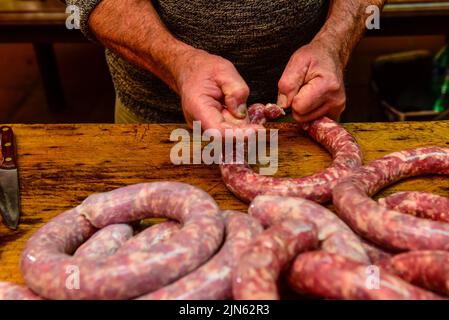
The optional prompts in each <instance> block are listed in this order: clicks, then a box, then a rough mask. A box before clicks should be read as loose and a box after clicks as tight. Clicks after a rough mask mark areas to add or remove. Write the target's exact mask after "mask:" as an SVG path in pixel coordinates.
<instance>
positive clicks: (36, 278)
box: [20, 182, 224, 299]
mask: <svg viewBox="0 0 449 320" xmlns="http://www.w3.org/2000/svg"><path fill="white" fill-rule="evenodd" d="M148 217H155V218H161V217H164V218H169V219H173V220H176V221H179V222H182V223H183V227H182V229H181V230H179V232H178V233H177V234H176V235H174V236H173V237H172V238H171V239H170V241H167V242H162V243H158V244H156V245H154V246H153V247H152V250H151V252H144V251H137V252H126V253H122V254H119V253H116V254H115V255H113V256H110V257H105V258H102V259H97V260H90V259H83V258H82V257H81V258H77V257H72V256H70V254H71V253H73V252H74V251H75V250H76V248H78V247H79V246H80V245H81V244H82V243H83V242H84V241H85V240H86V239H88V238H89V237H90V236H91V235H92V234H93V233H94V232H95V231H96V229H97V228H103V227H106V226H107V225H110V224H117V223H129V222H132V221H136V220H140V219H143V218H148ZM223 229H224V225H223V221H222V218H221V216H220V215H219V209H218V206H217V204H216V203H215V201H214V200H213V199H212V198H211V197H210V196H209V195H208V194H207V193H206V192H204V191H202V190H200V189H197V188H195V187H193V186H190V185H186V184H183V183H176V182H155V183H146V184H138V185H133V186H129V187H125V188H121V189H117V190H114V191H111V192H107V193H102V194H96V195H92V196H90V197H88V198H87V199H86V200H85V201H84V202H83V203H82V204H81V205H80V206H78V207H77V208H75V209H72V210H69V211H67V212H65V213H63V214H62V215H60V216H58V217H56V218H54V219H53V220H51V221H50V222H49V223H48V224H46V225H45V226H43V227H42V228H41V229H39V230H38V231H37V232H36V233H35V234H34V235H33V236H32V237H31V238H30V239H29V241H28V243H27V245H26V248H25V250H24V252H23V253H22V257H21V261H20V267H21V271H22V275H23V277H24V279H25V282H26V283H27V285H28V287H29V288H30V289H32V290H33V291H34V292H36V293H38V294H39V295H40V296H42V297H45V298H50V299H128V298H133V297H137V296H140V295H142V294H145V293H147V292H150V291H154V290H157V289H159V288H160V287H162V286H164V285H167V284H168V283H170V282H173V281H175V280H177V279H178V278H180V277H182V276H183V275H185V274H187V273H189V272H191V271H193V270H194V269H196V268H197V267H198V266H200V265H201V264H202V263H204V262H205V261H207V260H208V259H209V258H210V256H211V255H213V254H214V252H215V251H216V250H217V248H218V247H219V245H220V244H221V242H222V238H223V231H224V230H223ZM143 279H145V280H144V281H143Z"/></svg>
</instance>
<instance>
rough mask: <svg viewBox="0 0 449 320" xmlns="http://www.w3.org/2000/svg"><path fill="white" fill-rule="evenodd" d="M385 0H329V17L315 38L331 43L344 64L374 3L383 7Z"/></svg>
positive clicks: (360, 35) (358, 38)
mask: <svg viewBox="0 0 449 320" xmlns="http://www.w3.org/2000/svg"><path fill="white" fill-rule="evenodd" d="M385 2H386V0H331V3H330V10H329V17H328V19H327V21H326V23H325V24H324V26H323V28H322V29H321V31H320V32H319V33H318V34H317V35H316V37H315V40H318V41H324V42H329V43H333V46H334V47H335V49H336V51H337V53H338V55H339V57H340V60H341V63H342V65H343V66H346V64H347V63H348V60H349V57H350V55H351V52H352V51H353V50H354V48H355V47H356V46H357V43H358V42H359V41H360V39H361V38H362V36H363V34H364V33H365V30H366V20H367V19H368V17H369V15H370V14H371V12H370V11H369V12H367V8H368V7H369V6H371V5H375V6H377V7H379V8H380V9H382V8H383V6H384V4H385Z"/></svg>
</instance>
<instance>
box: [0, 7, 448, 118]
mask: <svg viewBox="0 0 449 320" xmlns="http://www.w3.org/2000/svg"><path fill="white" fill-rule="evenodd" d="M66 17H67V14H66V13H65V6H64V5H63V4H62V3H61V2H60V1H58V0H0V123H98V122H101V123H105V122H106V123H107V122H113V110H114V107H113V106H114V90H113V86H112V82H111V79H110V76H109V73H108V69H107V66H106V63H105V59H104V52H103V49H102V48H101V47H99V46H97V45H94V44H91V43H89V42H87V41H86V40H84V38H83V37H82V35H81V34H80V32H79V31H78V30H68V29H67V28H66V27H65V19H66ZM447 35H449V0H447V1H410V0H409V1H401V0H399V1H393V0H391V1H389V2H388V5H387V7H386V8H385V10H384V13H383V14H382V19H381V28H380V30H371V31H369V32H368V33H367V35H366V37H365V39H364V40H363V41H362V42H361V43H360V45H359V47H358V48H357V50H356V51H355V52H354V54H353V57H352V59H351V62H350V64H349V66H348V68H347V77H346V82H347V93H348V105H347V110H346V111H345V114H344V116H343V119H342V120H343V121H346V122H362V121H386V120H403V119H400V117H399V116H398V117H397V118H394V117H393V118H392V117H391V116H390V118H388V117H387V115H386V113H385V108H386V107H385V105H386V103H385V101H384V103H383V104H382V103H381V102H382V101H381V100H382V99H389V98H388V97H387V98H385V97H383V96H382V93H379V92H378V90H379V88H377V91H376V90H373V81H374V80H373V75H372V70H373V66H374V65H376V61H377V62H378V60H379V57H382V56H383V59H384V60H385V59H387V60H388V61H389V59H393V61H396V60H395V59H397V55H393V56H391V54H397V53H404V52H406V53H408V55H406V56H407V57H408V58H407V59H410V54H411V56H412V58H411V60H412V61H411V62H410V63H411V64H410V67H408V64H407V65H406V67H405V68H404V67H403V68H402V69H403V70H405V71H404V75H403V76H402V77H403V79H402V80H400V81H405V82H408V81H410V82H412V81H414V78H420V77H422V76H421V75H420V73H416V75H415V67H416V61H415V60H416V58H415V57H419V58H422V56H423V55H424V56H428V59H427V60H429V61H432V58H433V57H434V56H435V54H437V53H438V51H441V49H442V48H443V47H444V45H445V44H446V39H447ZM415 50H419V51H415ZM411 51H412V52H411ZM410 52H411V53H410ZM385 55H388V56H386V57H385ZM384 60H382V61H384ZM394 63H395V62H394ZM407 63H409V62H407ZM431 67H432V66H430V68H431ZM388 68H389V69H387V71H388V70H392V69H393V68H394V67H391V66H390V65H388ZM426 68H427V67H426ZM416 70H417V69H416ZM426 70H427V69H426ZM383 77H384V78H387V79H388V75H387V76H386V77H385V76H383ZM384 78H382V77H380V80H379V79H377V80H376V81H381V82H382V81H385V80H382V79H384ZM421 80H422V79H421ZM395 81H398V80H395ZM425 81H426V80H425ZM429 81H430V79H429ZM382 90H383V89H382ZM414 99H415V100H416V98H414ZM409 100H410V99H409ZM418 100H420V99H418ZM401 101H402V100H401ZM424 101H428V100H426V99H424ZM391 103H392V104H394V103H400V102H398V101H397V100H395V101H393V102H391ZM407 103H409V102H407ZM424 103H425V104H426V105H427V104H428V109H429V110H431V109H432V104H433V101H428V102H424ZM387 104H388V103H387ZM434 116H435V115H434V114H430V116H428V117H427V118H426V119H432V118H434ZM423 119H424V118H423Z"/></svg>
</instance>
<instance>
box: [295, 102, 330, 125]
mask: <svg viewBox="0 0 449 320" xmlns="http://www.w3.org/2000/svg"><path fill="white" fill-rule="evenodd" d="M330 111H331V110H330V107H329V106H327V105H324V106H322V107H319V108H317V109H315V110H313V111H312V112H311V113H308V114H305V115H301V114H299V113H297V112H295V111H293V119H294V120H295V121H296V122H300V123H304V122H310V121H313V120H316V119H318V118H321V117H324V116H326V115H328V114H329V112H330Z"/></svg>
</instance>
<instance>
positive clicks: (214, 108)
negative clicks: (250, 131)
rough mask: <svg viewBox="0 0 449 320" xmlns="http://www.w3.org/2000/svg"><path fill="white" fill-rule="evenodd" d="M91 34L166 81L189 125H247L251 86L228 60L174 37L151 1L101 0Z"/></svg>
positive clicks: (215, 126)
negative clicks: (247, 105) (177, 97)
mask: <svg viewBox="0 0 449 320" xmlns="http://www.w3.org/2000/svg"><path fill="white" fill-rule="evenodd" d="M89 28H90V31H91V32H92V33H93V34H94V35H95V37H96V38H97V39H98V40H99V41H100V42H101V43H102V44H103V45H104V46H105V47H107V48H109V49H111V50H112V51H114V52H115V53H117V54H119V55H120V56H122V57H123V58H124V59H126V60H128V61H130V62H131V63H133V64H134V65H136V66H138V67H140V68H142V69H144V70H148V71H150V72H152V73H153V74H155V75H156V76H158V77H159V78H160V79H162V80H163V81H164V82H165V83H166V84H167V85H168V86H169V87H170V88H172V90H173V91H175V92H176V93H178V95H179V96H180V98H181V101H182V108H183V112H184V116H185V118H186V121H187V123H188V124H189V125H192V122H193V121H195V120H198V121H201V124H202V126H203V128H204V129H211V128H214V129H218V130H220V131H224V130H225V129H236V128H240V127H248V126H249V125H247V123H246V121H243V120H244V119H245V118H246V117H247V110H246V101H247V99H248V95H249V88H248V86H247V85H246V83H245V81H244V80H243V79H242V77H241V76H240V75H239V73H238V71H237V70H236V68H235V67H234V65H233V64H232V63H231V62H229V61H228V60H226V59H224V58H222V57H219V56H216V55H212V54H209V53H207V52H205V51H203V50H200V49H196V48H194V47H192V46H190V45H188V44H186V43H184V42H182V41H180V40H178V39H176V37H175V36H174V35H172V34H171V33H170V31H169V30H168V29H167V28H166V26H165V25H164V23H163V22H162V21H161V19H160V17H159V15H158V13H157V11H156V10H155V8H154V7H153V4H152V2H151V1H149V0H102V1H101V2H100V3H99V4H98V5H97V7H96V8H95V9H94V10H93V12H92V13H91V14H90V18H89Z"/></svg>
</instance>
